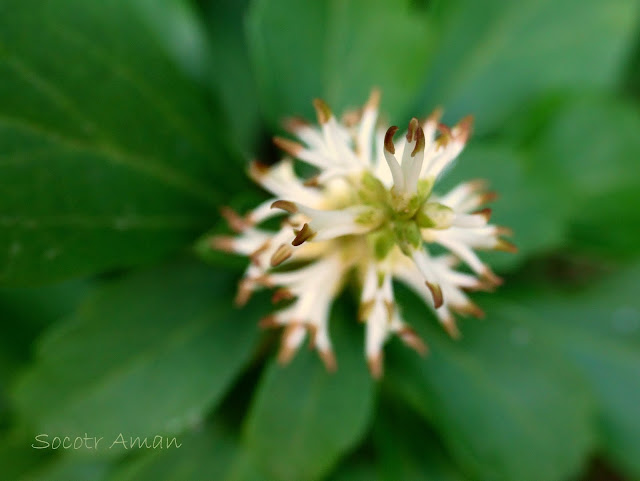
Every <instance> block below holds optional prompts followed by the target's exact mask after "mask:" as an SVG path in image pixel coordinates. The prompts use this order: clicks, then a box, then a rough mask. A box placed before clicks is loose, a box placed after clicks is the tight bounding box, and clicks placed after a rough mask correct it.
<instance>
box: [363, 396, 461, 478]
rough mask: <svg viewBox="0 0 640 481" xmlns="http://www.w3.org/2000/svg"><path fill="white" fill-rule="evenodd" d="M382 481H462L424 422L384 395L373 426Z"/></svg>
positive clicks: (459, 474)
mask: <svg viewBox="0 0 640 481" xmlns="http://www.w3.org/2000/svg"><path fill="white" fill-rule="evenodd" d="M373 440H374V443H375V445H376V448H377V453H378V458H379V459H380V466H381V473H382V476H381V479H382V480H386V481H394V480H397V479H402V480H403V481H463V480H465V479H466V478H465V477H463V476H462V474H461V473H460V472H459V471H458V470H457V469H456V468H455V467H454V465H453V464H452V462H451V460H450V459H449V458H448V457H447V455H446V454H445V453H444V450H443V449H442V446H440V445H439V442H438V440H437V439H436V437H435V435H434V433H433V431H431V429H430V428H429V427H428V426H427V424H426V423H425V422H424V420H422V419H420V418H418V416H417V415H416V414H415V413H414V412H412V411H407V409H406V408H405V407H404V406H402V405H399V404H398V403H397V402H394V401H391V400H390V398H389V397H388V396H382V397H381V399H380V403H379V405H378V413H377V416H376V421H375V423H374V426H373Z"/></svg>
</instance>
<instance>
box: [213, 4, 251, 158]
mask: <svg viewBox="0 0 640 481" xmlns="http://www.w3.org/2000/svg"><path fill="white" fill-rule="evenodd" d="M202 3H203V4H204V15H205V20H206V25H207V27H208V32H209V42H210V43H209V49H210V51H211V58H212V66H211V72H209V73H208V76H209V80H210V83H211V85H212V87H213V89H214V92H215V93H216V94H217V95H218V96H219V98H220V102H221V103H222V106H223V107H224V109H225V112H226V114H227V117H228V118H229V121H230V123H231V127H232V128H231V129H230V130H231V133H232V134H233V135H234V138H235V140H236V142H237V144H238V147H239V148H240V149H242V151H243V152H244V153H245V154H247V155H254V154H255V152H254V151H253V148H254V147H255V145H256V142H257V140H258V139H257V135H258V132H259V129H260V105H259V101H258V93H257V86H256V82H255V77H254V71H253V68H252V65H251V62H250V59H249V51H248V45H247V43H248V42H247V38H246V36H245V34H244V30H245V18H246V14H247V10H248V8H249V0H206V1H203V2H202Z"/></svg>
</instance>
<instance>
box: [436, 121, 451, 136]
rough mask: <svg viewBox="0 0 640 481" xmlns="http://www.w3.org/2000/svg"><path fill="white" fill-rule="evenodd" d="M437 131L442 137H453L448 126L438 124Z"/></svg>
mask: <svg viewBox="0 0 640 481" xmlns="http://www.w3.org/2000/svg"><path fill="white" fill-rule="evenodd" d="M438 130H439V131H440V133H441V134H442V135H443V136H444V137H449V138H451V137H453V135H452V134H451V129H450V128H449V126H448V125H446V124H443V123H442V122H440V123H439V124H438Z"/></svg>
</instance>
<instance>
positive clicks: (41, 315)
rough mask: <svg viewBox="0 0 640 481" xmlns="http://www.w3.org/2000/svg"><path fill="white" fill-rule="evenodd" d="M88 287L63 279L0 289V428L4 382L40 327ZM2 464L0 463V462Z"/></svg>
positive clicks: (6, 416)
mask: <svg viewBox="0 0 640 481" xmlns="http://www.w3.org/2000/svg"><path fill="white" fill-rule="evenodd" d="M88 290H89V284H88V283H87V282H78V281H73V282H67V283H63V284H58V285H56V286H47V287H40V288H30V289H0V319H2V320H3V321H4V323H3V327H2V332H3V335H2V336H1V337H0V430H1V429H2V427H4V425H5V424H10V418H11V416H10V410H11V406H10V403H9V401H8V399H6V396H7V393H6V390H7V386H8V385H9V384H10V383H11V382H13V379H14V378H15V376H16V374H17V372H18V369H20V368H21V367H22V366H24V365H25V364H26V363H27V361H29V358H30V356H29V354H30V350H31V344H32V343H33V341H34V339H35V338H36V337H37V336H38V334H39V333H40V331H41V330H42V329H43V328H45V327H46V326H48V325H50V324H52V323H53V322H55V321H57V320H59V319H61V318H62V317H64V316H67V315H69V314H70V313H71V312H73V309H75V307H76V305H77V303H78V302H79V301H80V300H81V299H82V298H83V297H84V295H85V294H86V293H87V291H88ZM0 465H2V463H0Z"/></svg>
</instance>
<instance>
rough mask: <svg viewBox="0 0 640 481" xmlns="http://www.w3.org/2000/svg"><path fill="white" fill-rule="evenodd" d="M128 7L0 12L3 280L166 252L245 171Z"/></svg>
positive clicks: (18, 7) (38, 278) (26, 7)
mask: <svg viewBox="0 0 640 481" xmlns="http://www.w3.org/2000/svg"><path fill="white" fill-rule="evenodd" d="M138 1H142V0H134V1H129V0H113V1H110V2H85V1H84V0H64V1H53V0H45V1H35V0H27V1H23V0H19V1H18V0H4V1H2V2H1V3H0V11H1V12H2V15H0V192H1V194H0V228H1V229H2V230H3V231H4V232H5V233H6V234H5V235H3V236H2V237H1V238H0V283H3V284H33V283H42V282H46V281H52V280H57V279H61V278H66V277H70V276H77V275H84V274H90V273H95V272H99V271H103V270H105V269H110V268H113V267H117V266H130V265H137V264H141V263H145V262H148V261H150V260H152V259H157V258H159V257H161V256H164V255H166V254H167V253H168V252H171V251H174V250H176V249H178V248H180V247H181V246H184V245H185V244H186V243H188V242H190V241H191V240H192V239H193V238H194V236H195V235H197V234H198V233H200V232H202V231H204V230H205V229H206V228H207V227H209V226H210V224H211V218H212V216H215V213H216V207H217V204H218V203H219V202H220V201H221V200H222V199H224V193H225V192H227V193H228V192H230V191H232V189H233V187H234V182H233V177H234V175H236V176H237V177H240V176H242V175H243V174H242V172H241V169H233V170H231V171H230V170H229V168H228V165H229V161H230V160H234V158H235V157H234V155H233V153H232V152H230V150H229V149H228V148H227V147H226V139H225V136H224V129H223V124H222V119H221V118H220V114H219V113H217V112H216V111H215V110H212V108H211V107H212V106H211V105H208V102H207V99H206V96H205V95H203V92H202V91H201V89H200V88H199V87H197V86H196V85H195V84H194V83H192V82H190V81H188V80H187V79H186V78H185V77H184V76H183V74H182V73H181V72H180V70H179V68H178V67H176V66H175V65H174V64H173V63H172V62H171V61H170V60H169V57H170V54H169V53H167V52H166V49H165V48H164V47H163V46H160V45H159V44H158V42H157V38H156V36H155V33H153V32H151V31H150V29H149V27H147V23H146V21H143V20H142V19H141V13H140V12H141V9H140V8H139V5H138V3H137V2H138ZM29 32H37V33H38V34H37V35H32V34H29ZM230 172H231V174H230ZM222 176H224V179H225V181H224V182H220V179H221V178H222Z"/></svg>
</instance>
